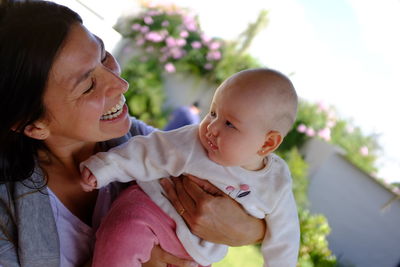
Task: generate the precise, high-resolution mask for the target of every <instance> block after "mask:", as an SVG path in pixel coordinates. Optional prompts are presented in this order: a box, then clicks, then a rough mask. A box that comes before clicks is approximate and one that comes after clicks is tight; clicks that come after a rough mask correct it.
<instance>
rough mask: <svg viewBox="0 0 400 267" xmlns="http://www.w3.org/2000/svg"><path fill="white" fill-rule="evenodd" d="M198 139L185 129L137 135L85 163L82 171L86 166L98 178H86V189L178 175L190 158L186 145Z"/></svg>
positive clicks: (84, 180) (82, 165) (82, 164)
mask: <svg viewBox="0 0 400 267" xmlns="http://www.w3.org/2000/svg"><path fill="white" fill-rule="evenodd" d="M196 133H197V131H196ZM196 136H197V135H194V137H193V135H190V134H188V133H187V131H181V130H177V131H171V132H162V131H156V132H153V133H151V134H150V135H147V136H135V137H133V138H132V139H131V140H129V141H128V142H127V143H125V144H122V145H120V146H118V147H115V148H113V149H111V150H110V151H108V152H100V153H97V154H96V155H94V156H92V157H90V158H89V159H88V160H86V161H84V162H82V163H81V171H83V170H84V168H85V167H86V168H88V169H89V170H90V172H91V173H92V174H93V175H94V176H95V178H94V179H93V177H91V176H90V175H89V176H86V179H83V182H84V185H83V186H86V185H88V189H89V190H90V188H93V187H94V186H96V187H97V188H100V187H103V186H105V185H106V184H108V183H110V182H113V181H119V182H129V181H132V180H135V179H136V180H139V181H151V180H155V179H159V178H162V177H167V176H170V175H172V176H178V175H180V174H181V173H182V172H183V168H184V166H185V164H186V161H187V159H188V157H189V155H188V154H189V153H188V151H187V150H190V148H187V146H185V144H188V145H189V146H190V144H192V143H194V142H195V141H194V140H193V138H196ZM182 145H183V147H182ZM83 178H85V177H83ZM89 180H90V181H89ZM96 180H97V184H95V181H96Z"/></svg>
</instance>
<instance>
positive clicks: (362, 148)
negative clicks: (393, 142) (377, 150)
mask: <svg viewBox="0 0 400 267" xmlns="http://www.w3.org/2000/svg"><path fill="white" fill-rule="evenodd" d="M360 153H361V155H363V156H368V153H369V151H368V147H366V146H362V147H361V148H360Z"/></svg>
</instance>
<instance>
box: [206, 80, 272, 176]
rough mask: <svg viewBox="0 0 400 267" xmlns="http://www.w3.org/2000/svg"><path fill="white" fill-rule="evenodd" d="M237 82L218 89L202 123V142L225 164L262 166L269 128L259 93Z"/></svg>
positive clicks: (217, 161)
mask: <svg viewBox="0 0 400 267" xmlns="http://www.w3.org/2000/svg"><path fill="white" fill-rule="evenodd" d="M234 87H235V85H234V84H233V85H232V84H231V85H226V86H221V87H220V88H218V90H217V92H216V94H215V95H214V98H213V101H212V104H211V107H210V111H209V113H208V114H207V116H206V117H205V118H204V119H203V121H202V122H201V123H200V129H199V136H200V141H201V143H202V145H203V147H204V148H205V150H206V152H207V154H208V157H209V158H210V159H211V160H212V161H214V162H216V163H218V164H220V165H223V166H241V167H243V168H246V169H249V170H258V169H260V168H262V167H263V157H261V156H260V155H258V153H257V152H258V151H259V150H261V149H262V146H263V144H264V141H265V138H266V135H267V133H268V129H266V127H265V124H264V123H261V122H262V121H265V117H264V116H263V115H264V112H263V111H264V110H265V108H264V107H263V106H262V105H261V101H260V99H259V97H258V96H257V95H254V94H252V93H251V92H245V91H246V90H244V91H243V90H240V88H234Z"/></svg>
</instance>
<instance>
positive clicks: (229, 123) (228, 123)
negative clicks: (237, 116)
mask: <svg viewBox="0 0 400 267" xmlns="http://www.w3.org/2000/svg"><path fill="white" fill-rule="evenodd" d="M225 125H226V126H228V127H230V128H234V129H235V128H236V127H235V125H233V124H232V123H231V122H230V121H226V122H225Z"/></svg>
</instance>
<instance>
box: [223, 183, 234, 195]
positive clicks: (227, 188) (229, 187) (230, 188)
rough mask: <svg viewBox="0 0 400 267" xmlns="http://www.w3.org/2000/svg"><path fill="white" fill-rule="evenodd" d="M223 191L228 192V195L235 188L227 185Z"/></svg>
mask: <svg viewBox="0 0 400 267" xmlns="http://www.w3.org/2000/svg"><path fill="white" fill-rule="evenodd" d="M225 190H226V191H228V192H229V193H230V192H232V191H233V190H235V188H234V187H233V186H231V185H228V186H227V187H226V188H225Z"/></svg>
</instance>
